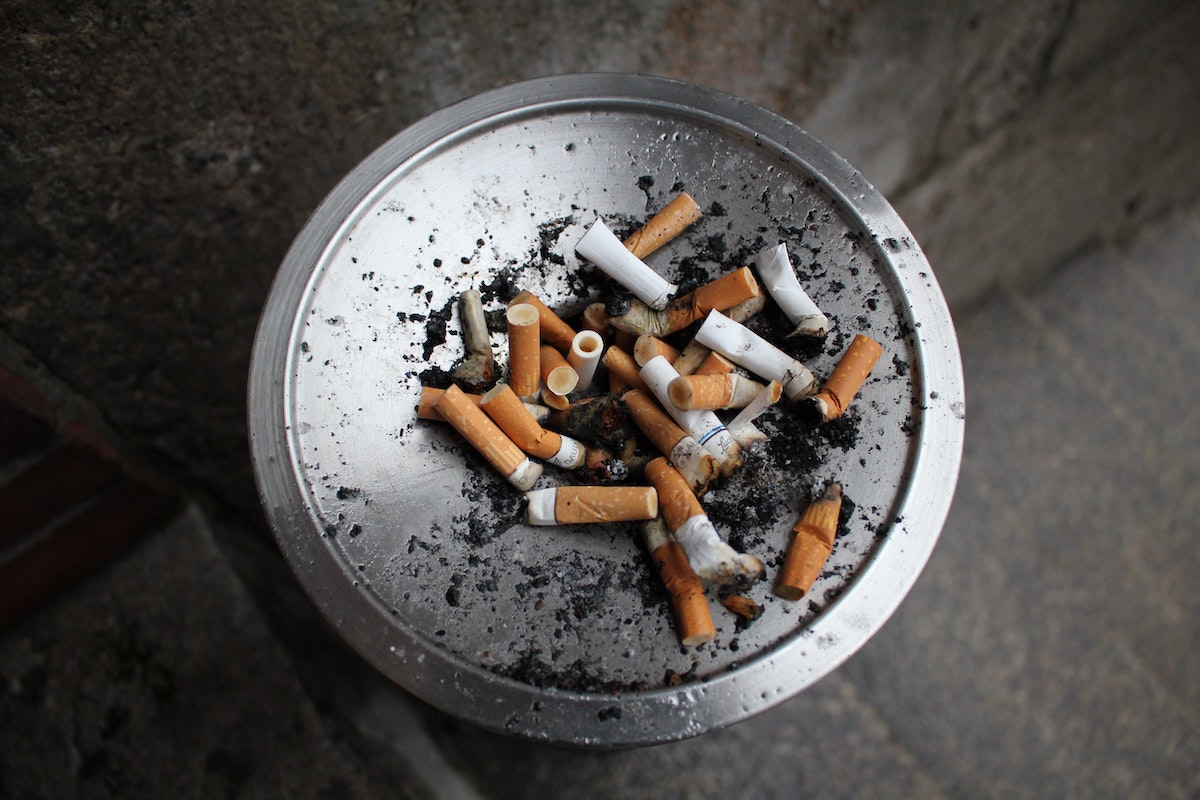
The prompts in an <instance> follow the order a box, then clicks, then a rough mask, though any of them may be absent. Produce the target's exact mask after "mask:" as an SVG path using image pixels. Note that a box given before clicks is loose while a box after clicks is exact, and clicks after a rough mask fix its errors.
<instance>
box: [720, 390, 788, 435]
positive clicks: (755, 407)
mask: <svg viewBox="0 0 1200 800" xmlns="http://www.w3.org/2000/svg"><path fill="white" fill-rule="evenodd" d="M781 396H783V386H781V385H780V383H779V381H771V382H770V383H768V384H767V385H766V386H764V387H763V388H762V391H761V392H759V393H758V395H757V396H756V397H755V398H754V399H753V400H751V401H750V402H749V403H747V404H746V407H745V408H743V409H742V410H741V411H739V412H738V414H737V416H736V417H734V418H733V419H731V420H730V421H729V424H728V425H726V426H725V427H727V428H729V430H730V431H731V432H734V435H735V436H736V435H737V434H736V431H738V430H739V429H741V428H743V427H745V426H747V425H750V423H752V422H754V420H756V419H758V418H759V417H760V416H762V414H763V412H764V411H766V410H767V409H768V408H770V407H771V406H773V405H774V404H775V403H778V402H779V398H780V397H781Z"/></svg>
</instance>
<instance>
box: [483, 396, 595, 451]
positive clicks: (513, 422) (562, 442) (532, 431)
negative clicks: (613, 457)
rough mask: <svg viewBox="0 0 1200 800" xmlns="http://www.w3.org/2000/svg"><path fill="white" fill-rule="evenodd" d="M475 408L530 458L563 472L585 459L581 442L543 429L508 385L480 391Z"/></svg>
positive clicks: (584, 449)
mask: <svg viewBox="0 0 1200 800" xmlns="http://www.w3.org/2000/svg"><path fill="white" fill-rule="evenodd" d="M479 407H480V408H482V409H483V410H484V412H485V413H486V414H487V415H488V416H489V417H491V418H492V420H493V421H494V422H495V423H496V425H498V426H499V427H500V430H502V431H504V433H505V435H507V436H508V438H510V439H512V441H513V444H515V445H516V446H517V447H520V448H521V449H522V450H524V451H525V452H526V453H528V454H529V455H531V456H533V457H534V458H540V459H542V460H543V461H546V462H549V463H551V464H553V465H554V466H556V467H562V468H564V469H578V468H579V467H581V466H583V462H584V458H585V456H586V448H585V447H584V446H583V443H582V442H580V441H578V440H577V439H572V438H571V437H569V436H563V435H562V434H560V433H558V432H557V431H550V430H546V429H545V428H543V427H542V426H541V425H540V424H539V423H538V421H537V420H536V419H534V417H533V415H532V414H530V413H529V410H528V409H526V408H525V404H524V403H522V402H521V398H519V397H517V394H516V392H514V391H513V390H512V387H510V386H509V385H508V384H505V383H498V384H496V386H495V387H493V388H492V389H489V390H488V391H486V392H484V393H483V396H482V398H480V403H479Z"/></svg>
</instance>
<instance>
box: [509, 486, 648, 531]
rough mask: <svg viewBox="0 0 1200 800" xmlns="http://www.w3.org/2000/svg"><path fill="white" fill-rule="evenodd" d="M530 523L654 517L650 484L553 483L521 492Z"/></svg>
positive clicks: (585, 521) (623, 520)
mask: <svg viewBox="0 0 1200 800" xmlns="http://www.w3.org/2000/svg"><path fill="white" fill-rule="evenodd" d="M525 499H526V500H527V501H528V502H529V507H528V511H527V514H526V518H527V520H528V522H529V524H530V525H559V524H574V523H592V522H632V521H638V520H647V519H654V517H656V516H658V492H656V491H655V489H654V487H652V486H555V487H551V488H549V489H535V490H534V491H531V492H526V493H525Z"/></svg>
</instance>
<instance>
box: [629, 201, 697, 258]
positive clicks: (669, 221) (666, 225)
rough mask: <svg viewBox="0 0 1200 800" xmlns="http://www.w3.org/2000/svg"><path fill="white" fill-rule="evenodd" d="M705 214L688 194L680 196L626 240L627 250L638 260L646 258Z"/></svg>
mask: <svg viewBox="0 0 1200 800" xmlns="http://www.w3.org/2000/svg"><path fill="white" fill-rule="evenodd" d="M702 216H704V212H702V211H701V210H700V206H699V205H697V204H696V201H695V200H693V199H692V197H691V195H689V194H688V193H687V192H680V193H679V195H678V196H677V197H676V198H675V199H674V200H672V201H671V202H670V203H668V204H667V205H666V207H665V208H663V209H662V210H661V211H659V212H658V213H657V214H655V215H654V216H653V217H651V218H650V219H649V221H647V222H646V224H645V225H643V226H642V227H641V228H640V229H638V230H636V231H634V232H633V234H632V235H631V236H630V237H629V238H628V239H626V240H625V248H626V249H627V250H629V252H631V253H633V254H634V255H635V256H637V257H638V258H645V257H646V256H648V255H650V254H651V253H653V252H654V251H655V250H657V249H658V248H660V247H662V246H663V245H664V244H666V243H667V242H669V241H671V240H672V239H674V238H675V237H676V236H678V235H679V234H681V233H683V231H684V230H685V229H686V228H687V227H688V226H689V225H691V224H692V223H693V222H695V221H696V220H698V219H700V217H702Z"/></svg>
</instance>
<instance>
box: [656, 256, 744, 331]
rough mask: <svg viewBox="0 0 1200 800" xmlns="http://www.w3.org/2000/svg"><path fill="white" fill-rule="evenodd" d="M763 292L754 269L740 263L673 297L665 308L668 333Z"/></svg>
mask: <svg viewBox="0 0 1200 800" xmlns="http://www.w3.org/2000/svg"><path fill="white" fill-rule="evenodd" d="M760 294H761V291H760V290H759V288H758V281H756V280H755V279H754V273H752V272H751V271H750V269H749V268H748V267H739V268H738V269H735V270H734V271H733V272H730V273H727V274H725V275H722V276H720V277H719V278H715V279H714V280H711V281H709V282H708V283H706V284H704V285H703V286H701V287H699V288H698V289H696V290H695V291H693V292H688V293H687V294H685V295H683V296H682V297H677V298H675V299H674V300H672V301H671V302H670V303H669V304H668V305H667V307H666V309H665V313H666V315H667V333H674V332H675V331H679V330H683V329H684V328H686V327H687V326H688V325H691V324H692V323H693V322H695V321H696V320H698V319H700V318H701V317H703V316H704V315H705V314H707V313H708V312H709V311H712V310H713V309H717V310H718V311H725V310H726V309H730V308H733V307H734V306H736V305H738V304H739V303H744V302H746V301H748V300H752V299H754V298H756V297H758V296H759V295H760ZM662 335H665V334H662Z"/></svg>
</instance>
